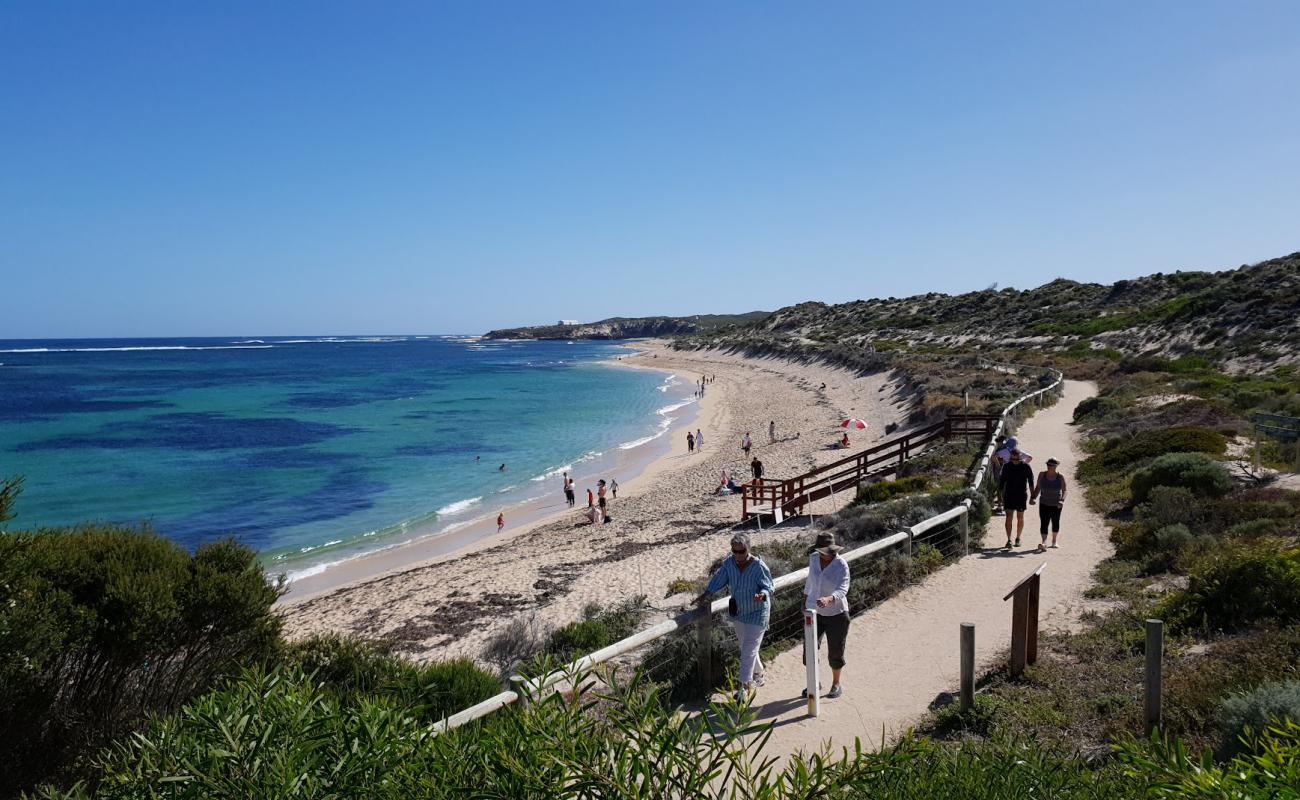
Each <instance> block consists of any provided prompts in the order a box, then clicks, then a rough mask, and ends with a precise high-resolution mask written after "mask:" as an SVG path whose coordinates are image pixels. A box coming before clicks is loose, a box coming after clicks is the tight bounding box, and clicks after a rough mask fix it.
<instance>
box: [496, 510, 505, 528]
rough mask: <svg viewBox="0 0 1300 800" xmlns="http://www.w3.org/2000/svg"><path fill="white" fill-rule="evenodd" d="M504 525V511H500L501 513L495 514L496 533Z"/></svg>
mask: <svg viewBox="0 0 1300 800" xmlns="http://www.w3.org/2000/svg"><path fill="white" fill-rule="evenodd" d="M505 526H506V513H505V512H504V511H502V512H501V513H499V514H497V533H500V532H501V529H502V528H504V527H505Z"/></svg>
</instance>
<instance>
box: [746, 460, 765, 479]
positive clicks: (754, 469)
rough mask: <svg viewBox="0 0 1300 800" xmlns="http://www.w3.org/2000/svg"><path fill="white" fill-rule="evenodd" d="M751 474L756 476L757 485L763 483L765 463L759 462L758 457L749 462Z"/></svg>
mask: <svg viewBox="0 0 1300 800" xmlns="http://www.w3.org/2000/svg"><path fill="white" fill-rule="evenodd" d="M749 472H750V474H752V475H753V476H754V482H755V483H762V482H763V462H762V461H759V460H758V456H754V460H753V461H751V462H749Z"/></svg>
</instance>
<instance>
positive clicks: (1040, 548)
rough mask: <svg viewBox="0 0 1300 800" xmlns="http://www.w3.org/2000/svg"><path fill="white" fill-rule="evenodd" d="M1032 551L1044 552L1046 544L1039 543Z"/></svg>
mask: <svg viewBox="0 0 1300 800" xmlns="http://www.w3.org/2000/svg"><path fill="white" fill-rule="evenodd" d="M1034 552H1035V553H1046V552H1047V545H1045V544H1040V545H1039V546H1038V547H1037V548H1036V549H1035V550H1034Z"/></svg>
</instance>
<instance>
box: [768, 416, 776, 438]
mask: <svg viewBox="0 0 1300 800" xmlns="http://www.w3.org/2000/svg"><path fill="white" fill-rule="evenodd" d="M767 440H768V441H769V442H775V441H776V420H772V421H771V422H769V423H767Z"/></svg>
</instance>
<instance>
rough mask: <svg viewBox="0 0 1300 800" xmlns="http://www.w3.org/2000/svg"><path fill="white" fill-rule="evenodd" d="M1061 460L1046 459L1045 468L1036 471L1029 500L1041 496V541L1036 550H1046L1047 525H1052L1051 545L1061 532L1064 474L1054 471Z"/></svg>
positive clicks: (1039, 506)
mask: <svg viewBox="0 0 1300 800" xmlns="http://www.w3.org/2000/svg"><path fill="white" fill-rule="evenodd" d="M1060 463H1061V462H1059V461H1057V460H1056V459H1054V458H1049V459H1047V469H1045V470H1043V471H1042V472H1040V473H1038V483H1036V484H1034V493H1033V494H1032V495H1030V497H1029V502H1030V504H1032V503H1033V502H1034V501H1035V500H1038V499H1039V498H1040V497H1041V498H1042V502H1041V503H1039V504H1038V533H1039V535H1041V536H1042V539H1043V540H1042V542H1040V543H1039V545H1038V552H1040V553H1046V552H1047V527H1048V525H1051V527H1052V547H1056V535H1057V534H1058V533H1060V532H1061V506H1063V505H1065V476H1064V475H1062V474H1061V473H1059V472H1057V471H1056V468H1057V466H1059V465H1060Z"/></svg>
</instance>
